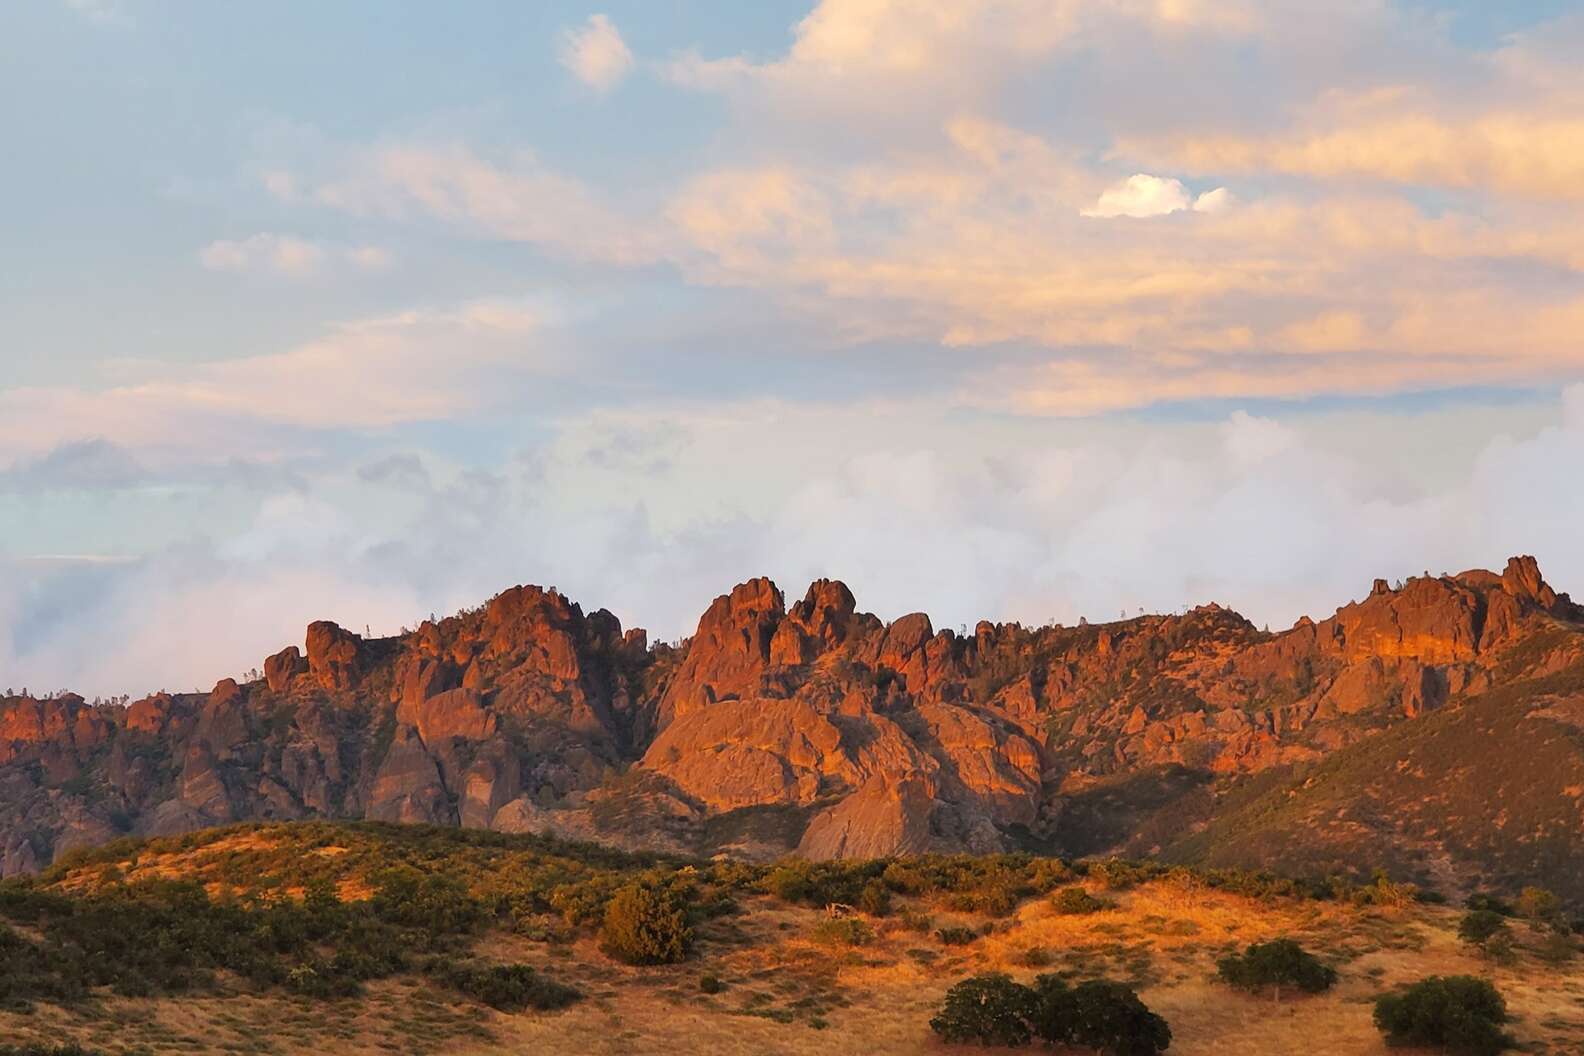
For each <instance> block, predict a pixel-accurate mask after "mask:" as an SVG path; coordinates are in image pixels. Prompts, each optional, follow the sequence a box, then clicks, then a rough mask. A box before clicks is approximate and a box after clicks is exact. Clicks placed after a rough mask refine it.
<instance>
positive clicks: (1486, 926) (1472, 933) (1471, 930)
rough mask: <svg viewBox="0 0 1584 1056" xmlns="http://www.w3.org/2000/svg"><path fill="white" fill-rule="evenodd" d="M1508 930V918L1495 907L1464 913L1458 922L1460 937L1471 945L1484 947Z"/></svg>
mask: <svg viewBox="0 0 1584 1056" xmlns="http://www.w3.org/2000/svg"><path fill="white" fill-rule="evenodd" d="M1507 930H1508V928H1507V920H1506V918H1505V917H1503V916H1502V915H1501V914H1500V913H1498V912H1496V911H1495V910H1494V909H1476V910H1473V911H1472V912H1469V913H1465V914H1463V919H1462V920H1460V921H1459V922H1458V938H1460V939H1462V940H1463V941H1464V942H1466V943H1468V944H1469V945H1471V946H1481V947H1483V946H1484V945H1485V944H1486V943H1487V942H1489V941H1490V940H1491V939H1493V938H1495V937H1496V936H1498V935H1501V934H1503V933H1505V932H1506V931H1507Z"/></svg>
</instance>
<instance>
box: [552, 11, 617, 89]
mask: <svg viewBox="0 0 1584 1056" xmlns="http://www.w3.org/2000/svg"><path fill="white" fill-rule="evenodd" d="M560 59H561V65H563V66H565V67H566V68H567V69H568V70H570V71H571V72H572V75H573V76H574V77H576V78H577V79H578V80H580V81H582V82H583V83H584V84H585V85H587V86H588V87H590V88H592V89H594V90H595V91H597V92H608V91H610V90H611V89H612V88H615V87H616V86H617V85H618V84H620V83H621V82H622V80H623V79H624V78H626V76H627V74H628V73H630V72H632V68H633V55H632V51H631V50H629V49H628V47H627V42H626V41H624V40H623V39H622V35H621V33H620V31H618V30H617V28H616V24H615V23H614V22H612V21H611V20H610V19H609V18H608V17H607V16H605V15H590V16H589V20H588V21H587V22H586V23H584V24H583V25H582V26H580V27H578V28H577V29H569V30H566V31H565V32H564V33H562V35H561V47H560Z"/></svg>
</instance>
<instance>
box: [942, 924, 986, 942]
mask: <svg viewBox="0 0 1584 1056" xmlns="http://www.w3.org/2000/svg"><path fill="white" fill-rule="evenodd" d="M935 937H936V938H937V939H939V940H940V941H941V943H942V944H943V945H946V946H966V945H968V944H969V943H970V942H973V941H975V940H977V939H978V938H979V933H978V932H977V931H975V930H973V929H972V928H958V927H952V928H940V929H938V930H936V932H935Z"/></svg>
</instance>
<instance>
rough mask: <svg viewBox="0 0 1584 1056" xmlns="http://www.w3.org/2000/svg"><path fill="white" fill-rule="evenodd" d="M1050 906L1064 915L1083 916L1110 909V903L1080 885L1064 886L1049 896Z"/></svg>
mask: <svg viewBox="0 0 1584 1056" xmlns="http://www.w3.org/2000/svg"><path fill="white" fill-rule="evenodd" d="M1051 908H1052V909H1054V910H1055V911H1056V912H1058V913H1061V914H1063V915H1064V916H1083V915H1085V914H1089V913H1099V912H1100V911H1101V910H1106V909H1110V908H1112V905H1111V903H1110V902H1108V901H1106V900H1105V899H1103V898H1096V897H1095V896H1094V895H1091V894H1090V893H1089V892H1087V891H1085V890H1084V889H1083V888H1081V887H1064V888H1062V889H1061V890H1060V891H1058V892H1056V893H1055V894H1054V895H1052V896H1051Z"/></svg>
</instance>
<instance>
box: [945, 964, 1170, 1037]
mask: <svg viewBox="0 0 1584 1056" xmlns="http://www.w3.org/2000/svg"><path fill="white" fill-rule="evenodd" d="M930 1028H931V1029H932V1030H934V1031H935V1033H936V1034H938V1035H939V1036H940V1037H941V1038H942V1040H944V1041H949V1042H977V1043H979V1044H981V1045H1002V1046H1022V1045H1027V1044H1028V1043H1029V1042H1030V1041H1031V1040H1034V1039H1038V1040H1039V1041H1041V1042H1044V1043H1045V1044H1048V1045H1066V1046H1075V1047H1079V1048H1087V1049H1093V1050H1094V1051H1096V1052H1100V1053H1104V1054H1106V1056H1155V1054H1156V1053H1159V1052H1163V1051H1164V1050H1165V1049H1167V1048H1168V1047H1169V1046H1170V1045H1171V1028H1170V1027H1168V1026H1167V1024H1166V1021H1165V1020H1164V1019H1162V1018H1161V1017H1160V1016H1158V1015H1156V1014H1155V1013H1153V1012H1151V1011H1150V1010H1149V1008H1148V1007H1146V1006H1145V1004H1144V1002H1142V1001H1140V1000H1139V997H1138V995H1137V994H1136V993H1134V992H1133V990H1132V989H1131V988H1130V987H1128V986H1126V985H1124V984H1122V983H1117V982H1110V981H1108V980H1103V979H1097V980H1090V981H1088V982H1083V983H1079V984H1078V985H1077V986H1069V985H1068V984H1067V983H1066V982H1065V981H1064V980H1063V979H1061V978H1060V977H1059V976H1055V975H1041V976H1039V977H1038V978H1036V979H1035V980H1034V985H1033V986H1025V985H1024V984H1022V983H1018V982H1015V981H1014V980H1012V979H1011V978H1010V977H1008V976H1006V975H1002V974H999V973H992V974H989V975H978V976H974V977H972V978H970V979H965V980H963V981H962V982H960V983H958V984H957V985H955V986H953V987H952V988H951V989H950V990H948V991H947V992H946V999H945V1001H944V1002H943V1003H942V1004H941V1008H940V1011H939V1012H938V1013H937V1014H936V1016H935V1017H934V1018H933V1019H931V1020H930Z"/></svg>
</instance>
